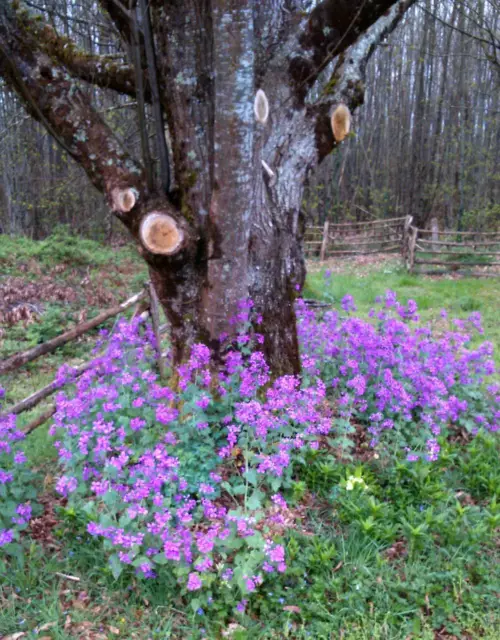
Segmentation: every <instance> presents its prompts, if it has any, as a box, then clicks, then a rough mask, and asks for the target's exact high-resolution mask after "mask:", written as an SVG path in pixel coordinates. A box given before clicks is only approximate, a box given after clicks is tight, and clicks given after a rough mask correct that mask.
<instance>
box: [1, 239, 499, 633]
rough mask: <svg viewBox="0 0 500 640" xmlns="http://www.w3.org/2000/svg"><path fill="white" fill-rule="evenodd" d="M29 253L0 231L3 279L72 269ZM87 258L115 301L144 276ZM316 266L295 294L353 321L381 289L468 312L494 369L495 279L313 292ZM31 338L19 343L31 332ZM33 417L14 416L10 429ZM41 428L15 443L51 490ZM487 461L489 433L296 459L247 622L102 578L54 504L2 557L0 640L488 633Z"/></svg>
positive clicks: (32, 383) (338, 284)
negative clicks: (272, 574)
mask: <svg viewBox="0 0 500 640" xmlns="http://www.w3.org/2000/svg"><path fill="white" fill-rule="evenodd" d="M35 244H36V243H31V242H30V241H26V240H21V241H13V240H11V239H8V238H5V237H1V238H0V265H2V268H4V267H5V270H4V271H3V273H5V274H6V275H8V276H10V277H22V278H24V279H26V280H27V281H30V280H34V281H37V278H38V277H39V276H37V272H38V270H39V267H40V266H42V267H43V269H48V270H49V271H51V270H53V269H55V267H57V266H58V265H64V268H63V269H61V270H60V272H59V273H58V274H57V277H59V278H60V280H61V284H65V283H68V282H73V280H72V278H74V268H73V266H71V265H70V264H69V263H67V262H65V260H66V259H67V256H66V258H64V251H63V250H62V249H61V247H60V243H53V245H52V248H50V246H51V245H50V243H49V244H45V245H44V247H45V248H44V249H43V250H42V249H40V247H39V246H35ZM55 245H57V246H56V248H54V246H55ZM47 246H49V249H47ZM87 249H88V250H89V251H90V250H91V249H92V248H91V247H87ZM87 249H85V251H86V250H87ZM94 249H95V247H94ZM85 251H84V252H83V253H85ZM96 251H98V252H99V255H100V256H101V257H99V258H98V259H97V260H96V261H95V262H91V263H90V264H88V263H87V264H86V265H83V264H82V265H80V266H79V267H78V269H83V271H80V272H79V274H80V275H82V274H85V273H90V278H91V281H92V280H93V281H94V282H99V283H102V282H104V286H105V287H109V288H112V287H113V286H116V285H114V284H113V283H114V282H115V283H116V282H117V281H119V282H121V283H122V284H121V285H120V287H119V291H120V294H122V296H123V297H122V298H121V299H124V298H125V296H126V294H129V293H132V292H135V291H137V290H138V289H139V288H140V286H141V283H142V281H144V279H145V272H144V268H143V266H142V263H140V262H139V261H138V259H137V257H136V256H135V255H134V254H133V253H132V252H131V251H130V250H129V249H123V250H120V251H118V252H114V251H113V252H111V251H110V250H109V249H103V248H102V247H99V248H98V249H96ZM61 252H62V253H61ZM61 257H62V258H63V260H62V261H61ZM82 259H83V258H82ZM23 265H24V266H23ZM102 265H105V266H102ZM109 265H111V267H110V266H109ZM323 272H324V269H321V270H316V271H315V270H311V273H310V274H309V276H308V279H307V284H306V290H305V292H304V295H305V297H314V298H319V299H323V300H328V301H331V302H333V303H338V302H340V300H341V299H342V297H343V296H344V295H346V294H347V293H349V294H351V295H353V296H354V298H355V300H356V303H357V305H358V308H359V313H360V315H362V316H365V315H366V314H367V313H368V310H369V309H370V307H371V304H372V303H373V300H374V298H375V297H376V296H377V295H381V294H383V293H384V292H385V290H386V289H392V290H394V291H396V292H397V293H398V296H399V298H400V300H401V301H402V302H406V301H407V300H408V299H410V298H411V299H414V300H415V301H416V302H417V303H418V305H419V308H420V311H421V313H422V316H423V317H424V318H425V319H428V320H429V321H438V318H439V311H440V309H442V308H443V307H444V308H446V309H447V310H448V311H449V312H450V315H452V316H456V317H467V315H469V314H470V313H471V312H472V311H480V312H481V314H482V316H483V324H484V329H485V337H486V338H487V339H489V340H492V341H493V342H494V344H495V347H496V357H497V363H498V362H499V355H498V352H499V347H500V323H498V313H499V311H500V308H499V302H498V301H499V300H500V282H499V281H498V280H484V281H483V280H475V279H474V280H471V279H461V280H456V279H451V278H447V279H431V278H423V277H419V276H413V275H408V274H407V273H405V272H404V271H403V270H401V268H400V267H399V266H398V264H397V263H396V262H389V263H385V264H383V265H375V266H374V265H368V266H361V267H360V266H359V265H358V264H353V265H345V266H344V267H343V268H342V269H340V270H338V272H336V273H334V274H333V275H332V277H331V279H330V283H329V284H328V285H326V284H325V279H324V273H323ZM1 284H2V281H1V280H0V285H1ZM84 300H85V288H84V287H83V288H82V290H81V292H80V293H79V295H78V297H77V299H76V300H75V301H74V303H72V306H71V309H70V310H71V312H72V313H73V314H74V313H76V312H77V311H78V304H81V303H82V301H84ZM53 308H54V304H53V303H49V304H46V305H45V306H44V316H45V319H46V320H45V328H44V331H47V330H50V329H51V327H49V328H47V325H48V324H50V323H49V322H48V320H47V317H49V318H50V310H51V309H53ZM93 311H95V312H96V311H97V308H96V309H93ZM65 318H66V319H61V322H59V319H58V318H57V315H56V314H55V313H54V314H53V323H54V325H55V326H54V327H52V328H53V329H54V330H57V329H60V328H62V327H64V326H67V322H70V321H71V320H68V319H67V318H68V316H65ZM51 322H52V320H51ZM65 323H66V324H65ZM39 324H41V325H43V319H42V321H41V322H40V321H39ZM32 326H33V325H32ZM4 329H5V327H4ZM21 329H22V327H21ZM21 329H20V328H19V326H18V327H17V328H14V329H12V328H8V329H7V330H6V332H5V333H6V336H5V337H4V343H3V345H0V349H6V351H10V350H11V348H12V345H10V343H9V342H8V341H9V340H12V341H13V342H16V343H17V342H18V341H19V344H20V345H21V347H24V346H25V345H26V342H27V338H26V337H25V336H22V330H21ZM16 332H17V333H16ZM32 332H34V334H32V339H33V335H35V336H36V331H35V328H33V330H32ZM13 336H14V337H13ZM6 342H7V347H6V346H5V345H6ZM92 344H93V340H92V339H86V340H82V341H80V342H79V343H77V344H76V345H72V346H68V347H66V348H65V349H63V350H60V351H58V352H56V353H55V354H52V355H50V356H48V357H46V358H43V359H42V361H36V362H34V363H32V364H31V365H28V366H27V367H25V368H24V369H23V370H22V371H20V372H17V373H16V374H15V375H11V376H8V377H7V379H6V380H5V381H2V386H3V385H5V386H6V387H7V388H8V397H7V400H8V402H10V403H12V402H14V401H17V400H19V399H21V398H23V397H24V396H26V395H28V394H29V393H30V392H32V391H34V390H36V389H38V388H39V387H40V386H43V385H44V384H46V383H47V382H49V381H50V380H51V379H52V376H53V372H54V371H55V369H56V368H57V367H58V366H59V365H60V364H62V363H63V362H65V361H72V362H73V361H81V360H83V359H86V358H87V357H88V354H89V351H90V349H91V346H92ZM4 353H5V352H4ZM36 412H37V410H34V411H33V412H30V414H25V415H23V417H22V421H21V425H22V424H23V423H25V422H26V421H28V420H29V419H31V417H32V416H34V415H36ZM47 430H48V427H47V426H43V427H40V428H39V429H38V430H37V431H35V432H34V433H33V434H32V435H30V437H29V438H28V440H27V442H26V447H25V450H26V453H27V455H28V458H29V462H30V464H31V465H33V466H34V467H35V468H37V469H38V471H39V474H40V486H43V487H44V491H45V492H46V495H47V496H50V495H51V487H52V485H53V475H54V474H55V473H56V470H55V465H54V461H55V458H56V455H55V450H54V448H53V447H52V445H51V439H50V438H49V436H48V434H47ZM498 453H499V450H498V444H497V442H496V441H495V440H494V439H493V437H480V438H477V439H475V440H473V441H472V442H470V443H468V444H467V445H465V446H464V445H463V444H459V443H458V442H455V443H451V444H450V445H449V447H448V449H447V450H446V451H445V453H444V455H443V457H442V458H441V459H440V461H438V462H436V463H433V464H432V465H427V466H425V465H422V466H419V465H417V466H415V465H414V466H413V467H409V466H408V465H389V466H386V465H384V464H381V462H380V461H377V460H375V459H373V460H371V461H369V462H366V463H353V464H350V465H346V464H345V463H344V464H341V463H339V462H338V461H337V460H335V459H334V458H332V457H331V456H330V455H329V454H328V453H327V452H323V451H320V452H317V453H311V454H310V456H309V457H308V458H307V459H306V460H304V464H303V466H302V467H301V468H300V469H299V470H298V472H297V476H296V481H295V484H294V486H293V487H292V489H291V490H290V495H289V496H287V498H288V499H289V500H291V501H292V503H294V504H295V508H296V509H297V514H298V516H300V518H299V521H298V522H299V524H298V526H297V528H296V529H294V530H292V531H291V532H290V533H289V535H288V536H287V540H286V543H287V557H288V558H289V559H290V563H289V564H290V570H289V571H288V572H287V574H286V577H285V578H284V579H283V578H282V579H280V580H277V581H276V582H275V583H272V582H271V583H269V587H268V588H267V589H266V592H265V593H264V594H263V596H262V597H260V598H258V599H257V600H256V601H255V602H254V603H253V605H252V609H251V610H249V611H248V612H247V613H248V615H239V614H234V616H233V618H232V621H230V622H227V619H225V618H224V616H225V611H223V610H222V609H219V608H218V605H217V603H214V605H213V607H212V609H211V610H210V611H208V610H207V611H204V612H197V611H193V610H191V609H186V607H185V605H184V604H183V602H181V601H180V599H179V598H178V596H177V594H176V590H175V587H173V586H172V585H171V584H168V583H162V582H158V581H154V582H150V583H148V584H146V585H143V584H142V583H141V584H139V583H138V582H137V580H136V579H135V578H134V577H132V576H127V575H123V576H122V577H120V579H119V580H118V581H115V580H114V579H113V577H112V575H111V573H110V571H109V569H108V567H107V563H106V559H105V556H104V554H103V552H102V549H101V547H100V546H99V545H97V544H96V543H94V542H93V541H92V540H89V539H88V538H87V537H86V536H85V535H84V523H82V522H80V521H78V520H75V518H74V517H73V516H72V515H71V513H68V512H66V511H65V510H64V508H63V507H60V506H59V507H58V506H57V504H55V510H56V523H55V527H54V528H53V529H52V531H51V533H50V535H49V534H47V535H45V536H42V538H43V541H38V542H33V543H32V544H31V545H30V546H29V547H28V549H27V553H26V557H25V559H24V563H22V564H18V562H17V561H16V560H13V561H12V563H11V565H10V567H9V571H7V572H6V573H5V574H4V575H1V576H0V578H1V579H0V637H3V636H7V637H9V635H12V634H16V633H24V634H25V635H24V636H18V637H22V638H24V639H25V640H31V639H34V638H44V640H69V639H74V638H78V639H82V640H84V639H85V638H88V639H89V640H90V639H91V640H105V639H110V638H126V639H130V640H133V639H138V640H146V639H149V638H151V639H154V640H160V639H161V640H163V639H167V638H174V639H176V640H180V639H190V638H193V639H196V638H208V639H216V638H222V637H230V638H234V639H235V640H247V639H252V640H253V639H262V640H271V639H273V640H274V639H278V638H291V639H294V640H306V639H314V640H322V639H325V640H330V639H332V640H333V638H343V639H344V640H368V639H370V640H406V639H410V638H411V639H413V640H417V639H424V640H451V638H453V637H455V638H460V639H465V640H467V639H469V638H484V639H485V640H496V638H498V637H500V615H499V613H498V606H497V602H498V595H499V593H498V592H499V587H498V585H499V584H500V570H499V567H500V565H499V563H498V536H497V533H498V527H499V526H500V519H499V518H500V516H499V513H500V509H499V506H498V502H499V498H500V470H499V468H498ZM351 474H359V475H360V476H362V477H363V479H364V481H365V483H366V486H367V488H363V489H355V490H353V491H350V492H349V491H347V490H346V489H345V488H344V484H345V480H346V478H347V477H348V476H349V475H351ZM64 575H66V576H68V575H69V576H73V577H74V578H77V579H78V581H76V580H72V579H70V578H67V577H64ZM233 604H234V603H233ZM231 625H232V626H231ZM224 633H225V634H226V635H223V634H224Z"/></svg>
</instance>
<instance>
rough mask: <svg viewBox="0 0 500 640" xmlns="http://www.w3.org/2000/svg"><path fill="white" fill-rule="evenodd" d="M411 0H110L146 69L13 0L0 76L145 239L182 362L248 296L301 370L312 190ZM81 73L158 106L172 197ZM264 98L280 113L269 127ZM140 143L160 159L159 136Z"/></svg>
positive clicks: (281, 355) (0, 8)
mask: <svg viewBox="0 0 500 640" xmlns="http://www.w3.org/2000/svg"><path fill="white" fill-rule="evenodd" d="M414 1H415V0H377V2H374V1H373V0H323V1H321V2H318V3H311V2H310V1H309V0H194V1H190V2H186V0H168V1H167V0H150V1H149V2H145V0H138V2H135V1H132V2H128V1H127V2H122V3H120V2H115V0H100V4H101V6H102V8H103V9H104V10H105V11H106V12H107V14H108V16H109V17H110V19H111V20H112V22H113V23H114V26H115V27H116V29H117V31H118V32H119V33H120V35H121V38H122V40H123V42H124V44H125V48H126V49H128V51H129V52H133V57H134V60H135V64H136V67H135V69H134V67H133V65H130V66H129V65H127V64H117V63H116V61H115V60H114V59H112V58H110V59H109V60H108V59H106V57H105V56H104V57H103V56H94V55H92V54H90V53H88V52H87V53H86V52H81V51H77V50H76V49H75V48H74V47H72V46H71V45H69V44H68V42H67V41H66V40H65V39H64V38H62V37H60V36H59V35H58V34H57V33H55V32H54V31H53V29H52V28H51V27H49V26H48V25H44V24H43V23H40V22H39V21H36V20H34V19H32V17H31V16H30V15H29V14H28V13H26V12H23V11H21V10H20V9H19V7H18V1H17V0H6V1H4V2H3V3H0V75H2V76H3V77H4V78H5V80H6V82H7V83H8V84H9V85H10V86H12V87H13V88H14V89H15V90H16V91H17V93H18V94H19V96H20V97H21V99H22V100H23V101H24V103H25V104H26V106H27V108H28V110H29V112H30V113H31V114H32V115H33V116H34V117H35V118H37V119H38V120H39V121H40V122H41V123H42V124H43V125H44V126H45V127H46V128H47V129H48V131H49V132H50V133H51V134H52V135H53V136H54V137H55V138H56V139H57V140H58V142H59V143H60V144H61V146H63V147H64V148H65V150H66V151H67V152H68V153H69V154H70V155H71V156H72V157H73V158H74V159H75V160H76V161H77V162H79V163H80V164H81V165H82V167H83V168H84V169H85V171H86V172H87V174H88V176H89V178H90V179H91V180H92V182H93V183H94V185H95V186H96V187H97V188H98V189H100V190H101V191H103V192H104V193H105V194H106V196H107V199H108V202H109V203H110V206H111V208H112V210H113V211H114V213H115V214H116V216H117V217H118V218H119V219H120V220H122V222H123V223H124V224H125V225H126V226H127V227H128V229H129V230H130V232H131V233H132V236H133V237H134V238H135V240H136V242H137V246H138V248H139V251H140V252H141V254H142V255H143V256H144V258H145V260H146V261H147V263H148V265H149V269H150V273H151V280H152V282H153V284H154V286H155V289H156V291H157V293H158V298H159V300H160V302H161V304H162V305H163V307H164V309H165V311H166V314H167V316H168V318H169V321H170V323H171V327H172V344H173V356H174V363H175V364H178V363H180V362H182V361H184V360H185V359H186V357H187V355H188V353H189V349H190V347H191V345H192V344H193V343H194V342H197V341H202V342H204V343H206V344H208V345H210V346H211V347H212V349H213V350H214V351H215V352H216V353H217V351H218V345H219V344H220V340H221V337H222V336H223V335H229V337H231V336H234V335H235V332H236V328H235V324H234V323H233V322H232V318H234V317H235V316H236V315H237V313H238V310H239V304H240V302H241V301H242V300H248V299H251V300H252V301H253V305H254V306H253V309H252V322H253V323H254V326H255V328H256V330H257V331H258V332H259V333H261V334H263V335H264V339H265V342H264V351H265V354H266V356H267V359H268V362H269V364H270V365H271V367H272V369H273V372H274V373H275V374H281V373H293V372H297V371H299V369H300V364H299V350H298V344H297V332H296V326H295V315H294V298H295V297H296V295H297V292H298V291H300V289H301V288H302V285H303V283H304V277H305V269H304V261H303V257H302V246H301V245H302V242H301V241H302V230H301V220H300V206H301V200H302V191H303V187H304V183H305V181H306V179H307V175H308V172H309V171H310V170H311V169H312V168H313V167H314V166H315V165H316V164H317V163H318V162H320V161H321V159H322V158H323V157H324V156H325V155H326V154H327V153H329V152H330V151H331V150H332V149H333V148H334V146H335V144H336V140H337V141H340V140H342V139H343V138H344V137H345V135H346V134H347V132H348V130H349V127H348V125H349V120H347V121H346V118H347V119H349V118H350V115H349V109H348V108H346V107H349V108H350V109H351V111H352V110H353V109H354V108H356V107H357V106H358V105H359V104H360V103H361V102H362V100H363V84H362V81H363V78H364V70H365V66H366V63H367V60H368V59H369V57H370V55H371V53H372V52H373V50H374V48H375V47H376V45H377V44H378V43H379V42H380V41H381V40H382V39H383V38H384V37H385V36H386V35H387V34H388V33H390V32H391V31H392V30H393V29H394V28H395V26H396V25H397V24H398V22H399V20H400V19H401V16H402V15H403V13H404V12H405V11H406V9H407V8H408V7H409V6H410V5H411V4H412V3H413V2H414ZM148 7H149V8H148ZM311 7H314V8H313V9H311ZM148 12H150V13H148ZM148 15H150V19H151V32H152V34H153V38H151V37H150V36H149V35H148V34H149V33H150V29H149V26H148V24H149V23H148V20H147V17H148ZM76 78H79V79H81V80H85V81H86V82H91V83H94V84H96V85H98V86H101V87H105V88H106V89H113V90H115V91H118V92H120V93H124V94H128V95H130V96H133V97H134V98H135V97H137V102H138V104H139V109H141V105H142V104H143V103H144V102H145V101H146V102H150V103H151V104H152V112H153V113H154V114H155V121H156V140H157V147H158V150H159V156H160V164H161V168H162V176H161V179H160V181H159V182H160V184H161V185H162V187H167V186H168V185H169V178H168V174H171V175H172V176H173V184H172V183H171V184H170V189H169V190H168V193H165V192H162V189H161V188H160V187H158V186H157V187H156V188H155V187H154V185H152V179H151V175H152V171H148V170H146V169H147V167H146V168H145V167H144V166H143V165H142V164H141V163H140V162H138V161H136V160H134V159H133V158H132V157H130V154H129V150H128V149H126V148H124V147H123V146H122V144H121V143H120V142H119V140H118V139H117V138H116V137H115V136H114V134H113V132H112V131H111V130H110V129H109V127H108V125H107V124H106V123H105V122H104V121H103V120H102V118H101V116H100V115H99V113H98V112H97V111H96V110H95V109H94V108H93V106H92V104H91V103H90V100H89V95H88V93H85V92H82V91H81V90H80V89H79V87H78V84H77V81H76ZM143 80H144V81H143ZM141 87H144V90H143V91H142V89H141ZM261 91H263V92H264V94H265V96H267V102H268V107H269V109H265V110H264V111H266V114H264V112H259V114H257V115H258V117H257V118H256V116H255V114H254V100H255V96H256V94H257V93H258V92H259V95H262V94H261V93H260V92H261ZM262 100H263V101H264V102H265V100H266V98H265V97H262ZM339 105H343V106H342V107H341V108H340V109H338V108H337V107H338V106H339ZM333 112H334V114H336V115H335V117H334V118H333V119H332V120H331V117H332V113H333ZM162 114H164V116H165V119H166V122H167V125H168V133H169V136H168V137H169V140H170V145H171V157H172V160H173V162H172V165H173V166H172V171H168V170H167V169H168V162H167V156H168V153H167V152H166V150H165V148H164V145H163V144H162V139H163V137H164V132H163V123H162V120H163V116H162ZM143 116H144V113H143V112H142V111H141V112H140V113H139V122H141V117H142V121H143V119H144V118H143ZM332 123H333V131H334V132H335V139H334V135H333V133H332ZM344 125H345V127H344ZM343 127H344V129H343ZM342 129H343V130H342ZM143 133H144V131H143ZM142 144H143V158H146V157H149V153H148V152H147V135H143V136H142Z"/></svg>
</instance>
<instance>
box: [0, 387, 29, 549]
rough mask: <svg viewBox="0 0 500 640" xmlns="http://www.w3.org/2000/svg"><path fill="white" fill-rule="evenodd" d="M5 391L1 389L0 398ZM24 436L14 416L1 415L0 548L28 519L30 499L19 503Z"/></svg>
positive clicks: (22, 527) (14, 535)
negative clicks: (21, 445) (21, 447)
mask: <svg viewBox="0 0 500 640" xmlns="http://www.w3.org/2000/svg"><path fill="white" fill-rule="evenodd" d="M4 395H5V392H4V390H3V389H0V398H3V396H4ZM24 437H25V435H24V433H22V431H20V430H19V429H18V428H17V426H16V416H15V415H13V414H11V415H8V416H7V417H5V418H0V497H1V500H0V506H1V507H3V508H2V509H0V547H3V546H5V545H7V544H10V543H11V542H14V541H15V540H16V539H17V538H18V535H19V531H22V530H23V529H25V528H26V526H27V524H28V522H29V520H30V519H31V505H30V504H29V502H25V503H19V502H18V500H19V498H18V496H19V493H20V491H19V489H20V486H19V485H20V484H22V481H23V478H21V479H20V478H19V475H20V473H19V472H20V470H21V469H22V468H23V467H24V466H25V463H26V456H25V454H24V452H23V451H22V449H20V448H19V444H18V443H19V442H20V441H22V440H23V439H24Z"/></svg>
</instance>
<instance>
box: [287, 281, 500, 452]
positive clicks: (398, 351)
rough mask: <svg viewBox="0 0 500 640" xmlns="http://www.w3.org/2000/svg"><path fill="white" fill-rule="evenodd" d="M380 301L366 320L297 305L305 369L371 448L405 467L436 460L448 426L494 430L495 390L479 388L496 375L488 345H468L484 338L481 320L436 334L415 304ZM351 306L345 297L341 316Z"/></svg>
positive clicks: (498, 404) (497, 415)
mask: <svg viewBox="0 0 500 640" xmlns="http://www.w3.org/2000/svg"><path fill="white" fill-rule="evenodd" d="M377 303H378V310H377V308H373V309H372V310H371V312H370V314H369V315H370V317H371V318H373V320H370V321H365V320H362V319H361V318H357V317H347V318H345V317H341V315H340V314H339V313H337V312H336V311H331V312H328V313H326V314H325V315H324V317H323V319H322V320H321V321H318V318H317V316H316V314H315V313H314V312H313V311H312V310H310V309H308V308H307V306H306V305H305V303H304V302H300V301H299V303H298V318H299V337H300V341H301V345H302V353H303V355H302V363H303V367H304V371H305V372H306V373H309V375H310V376H316V375H318V374H319V375H320V376H321V378H322V379H323V381H324V383H325V384H326V386H327V389H328V395H329V397H331V398H332V399H335V400H336V402H337V406H338V412H339V416H340V417H342V418H345V419H351V418H355V419H356V422H357V423H358V424H359V423H361V424H363V425H365V426H366V430H367V432H368V433H369V434H370V440H371V444H372V446H373V447H376V446H379V447H383V446H384V445H386V446H389V445H391V444H393V445H395V446H397V447H399V448H403V449H404V450H406V452H407V458H408V460H410V461H416V460H418V459H420V458H421V457H425V458H426V459H427V460H430V461H432V460H436V459H437V457H438V455H439V450H440V445H439V443H438V438H439V436H440V435H441V434H443V435H446V434H447V433H448V431H449V429H450V428H453V427H464V428H466V429H468V430H469V431H470V432H471V433H473V434H475V433H477V431H478V430H479V429H480V428H482V429H486V430H488V431H491V432H493V431H497V430H498V428H499V424H500V411H499V408H500V395H499V392H498V389H496V388H495V387H493V386H491V387H490V388H489V391H488V392H484V391H483V389H482V385H483V383H484V381H486V380H487V379H488V377H490V376H492V375H493V374H494V373H495V364H494V361H493V359H492V357H491V356H492V353H493V346H492V344H491V343H489V342H485V343H483V344H482V345H480V346H479V347H477V348H476V349H473V348H471V345H470V341H471V335H470V331H471V330H473V331H478V332H480V333H482V327H481V318H480V315H479V314H478V313H477V312H476V313H473V314H471V316H470V317H469V318H468V319H467V320H462V321H459V322H458V323H457V322H456V321H455V322H454V323H453V325H452V327H451V329H449V330H447V331H444V332H443V331H442V327H440V332H439V333H435V331H433V328H432V326H431V325H430V324H427V325H421V324H419V322H418V321H419V316H418V309H417V305H416V303H415V301H413V300H409V301H408V303H407V304H406V305H403V304H400V303H399V302H398V300H397V296H396V294H395V293H394V292H392V291H387V293H386V295H385V296H384V297H383V298H379V299H378V300H377ZM353 304H354V303H353V301H352V299H351V298H350V297H348V296H346V298H344V300H343V301H342V307H343V308H344V310H346V311H351V310H352V308H353ZM457 328H458V330H457Z"/></svg>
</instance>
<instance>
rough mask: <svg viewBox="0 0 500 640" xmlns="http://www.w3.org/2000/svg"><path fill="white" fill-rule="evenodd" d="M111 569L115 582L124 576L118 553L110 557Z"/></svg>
mask: <svg viewBox="0 0 500 640" xmlns="http://www.w3.org/2000/svg"><path fill="white" fill-rule="evenodd" d="M109 567H110V569H111V573H112V574H113V578H114V579H115V580H118V578H119V577H120V576H121V574H122V571H123V565H122V563H121V562H120V558H119V557H118V555H117V554H116V553H114V554H113V555H112V556H110V558H109Z"/></svg>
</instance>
